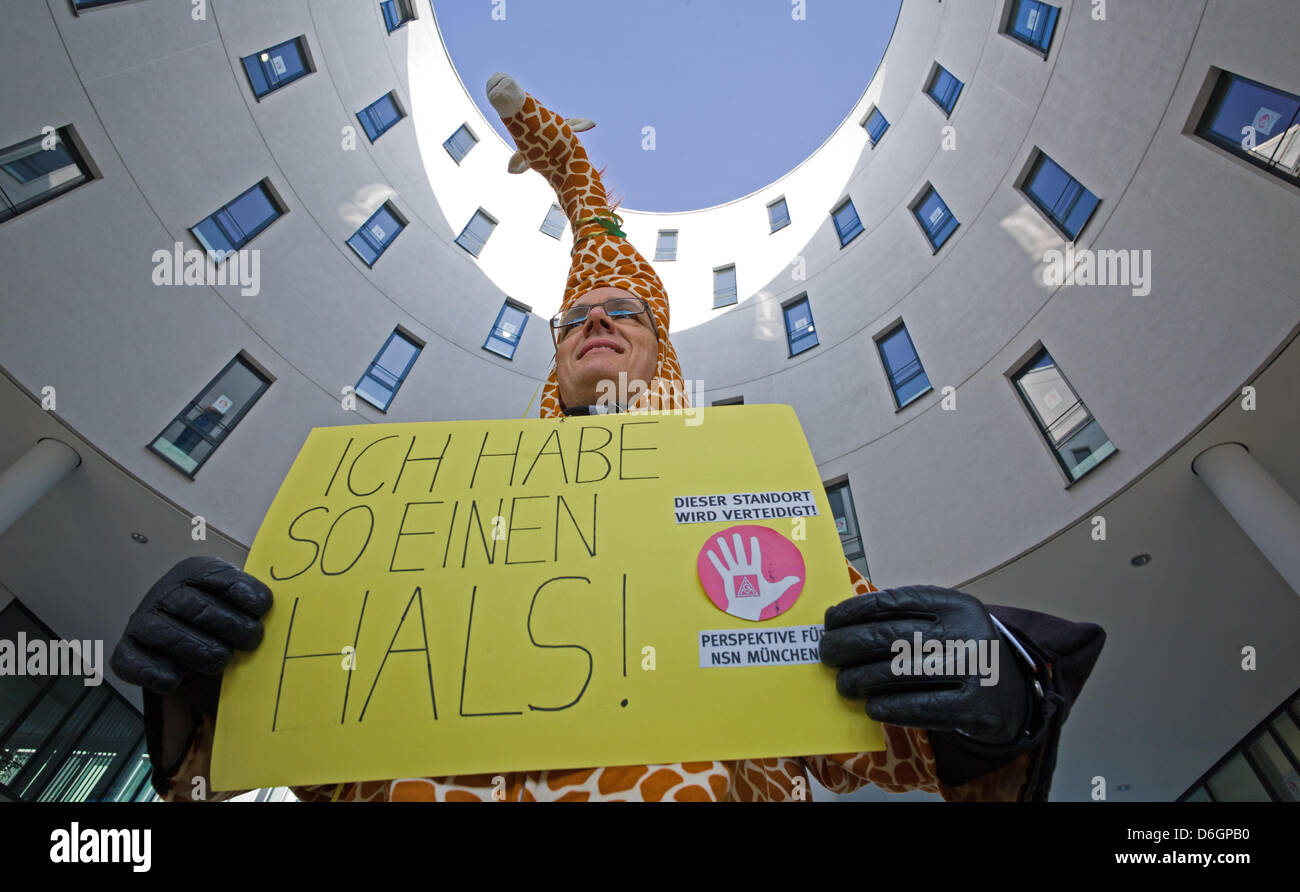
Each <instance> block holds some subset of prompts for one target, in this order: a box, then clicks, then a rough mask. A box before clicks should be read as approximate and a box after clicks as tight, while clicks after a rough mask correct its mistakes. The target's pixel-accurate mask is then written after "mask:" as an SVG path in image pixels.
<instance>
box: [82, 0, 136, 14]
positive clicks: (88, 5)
mask: <svg viewBox="0 0 1300 892" xmlns="http://www.w3.org/2000/svg"><path fill="white" fill-rule="evenodd" d="M68 2H69V3H70V4H71V5H72V14H73V15H81V14H82V13H83V12H89V11H90V10H92V9H99V8H100V7H101V6H115V5H117V4H119V3H131V2H134V0H68Z"/></svg>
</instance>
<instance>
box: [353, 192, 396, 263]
mask: <svg viewBox="0 0 1300 892" xmlns="http://www.w3.org/2000/svg"><path fill="white" fill-rule="evenodd" d="M385 211H386V212H387V213H388V215H389V216H390V217H392V218H393V219H394V220H396V221H397V231H395V232H394V233H393V234H392V236H391V237H389V238H388V240H387V241H385V242H384V243H383V245H381V246H379V247H378V248H376V247H375V245H374V235H373V233H371V232H370V224H371V223H374V222H375V218H376V217H378V216H379V215H380V214H382V213H384V212H385ZM409 225H410V221H409V220H407V219H406V217H405V216H404V215H403V214H402V213H401V211H399V210H398V209H397V206H396V205H394V204H393V202H392V200H391V199H390V200H388V201H385V202H384V203H383V204H381V205H380V206H379V207H378V208H377V209H376V210H375V212H374V213H373V214H371V215H370V216H369V217H368V218H367V219H366V222H365V223H362V224H361V228H359V229H358V230H357V231H356V232H354V233H352V235H350V236H349V237H348V241H347V245H348V247H349V248H351V249H352V253H354V254H356V255H357V259H358V260H360V261H361V262H362V263H364V264H365V265H366V267H367V268H368V269H374V268H375V264H376V263H378V262H379V260H380V258H381V257H383V256H384V254H385V253H387V251H388V249H389V248H391V247H392V246H393V242H395V241H397V237H398V236H399V235H401V234H402V231H403V230H404V229H406V227H407V226H409ZM355 238H360V239H361V240H362V241H364V242H365V243H366V244H367V245H368V246H369V247H371V248H372V249H373V250H375V251H376V252H377V253H376V254H375V259H374V260H366V258H365V257H363V256H362V254H361V252H360V251H358V250H357V247H356V245H354V244H352V240H353V239H355Z"/></svg>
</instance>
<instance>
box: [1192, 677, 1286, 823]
mask: <svg viewBox="0 0 1300 892" xmlns="http://www.w3.org/2000/svg"><path fill="white" fill-rule="evenodd" d="M1284 715H1285V716H1288V717H1289V718H1290V719H1291V721H1293V722H1295V723H1296V724H1297V725H1300V689H1297V690H1295V691H1293V692H1292V693H1291V694H1290V696H1288V697H1287V698H1286V699H1285V700H1283V701H1282V703H1281V705H1280V706H1278V707H1277V708H1276V709H1274V710H1272V711H1271V712H1270V713H1269V714H1268V715H1267V716H1265V717H1264V720H1263V721H1261V722H1260V723H1259V724H1257V725H1255V727H1253V728H1251V729H1250V730H1249V731H1248V732H1246V734H1245V735H1244V736H1242V738H1241V739H1240V740H1238V741H1237V743H1236V744H1235V745H1234V746H1233V747H1232V748H1231V749H1229V750H1228V752H1226V753H1225V754H1224V755H1223V757H1222V758H1220V759H1219V760H1218V761H1217V762H1215V763H1214V764H1213V765H1211V766H1210V769H1209V770H1208V771H1206V772H1205V773H1204V774H1202V775H1201V776H1200V777H1198V778H1197V779H1196V781H1195V782H1194V783H1193V784H1192V785H1191V786H1189V787H1188V788H1187V789H1186V790H1185V791H1184V792H1183V794H1182V795H1181V796H1179V797H1178V798H1177V799H1175V800H1174V801H1175V802H1185V801H1187V800H1188V799H1189V798H1190V797H1192V796H1193V795H1194V794H1195V793H1196V791H1197V789H1198V788H1201V789H1203V790H1204V791H1205V793H1206V795H1207V796H1209V797H1210V799H1211V800H1212V801H1215V802H1217V801H1219V800H1217V799H1216V798H1215V797H1214V794H1213V793H1212V792H1211V791H1210V788H1209V780H1210V779H1211V778H1212V777H1214V775H1216V774H1217V773H1218V772H1219V770H1220V769H1222V768H1224V767H1225V766H1226V765H1227V764H1228V763H1229V762H1230V761H1232V759H1233V757H1235V756H1236V755H1237V754H1238V753H1242V754H1243V755H1244V754H1245V753H1246V750H1247V749H1248V748H1249V747H1250V745H1251V744H1253V743H1254V742H1255V740H1256V739H1257V738H1258V737H1259V736H1260V735H1261V734H1268V735H1270V736H1271V737H1272V738H1273V740H1274V742H1275V743H1277V745H1278V746H1279V747H1280V748H1281V749H1282V753H1283V755H1285V756H1286V757H1287V759H1288V760H1289V761H1290V762H1291V763H1292V766H1293V767H1294V768H1295V769H1296V771H1298V772H1300V753H1295V752H1292V750H1291V747H1290V746H1288V745H1287V743H1286V741H1285V740H1283V739H1282V738H1280V737H1279V736H1278V735H1277V733H1276V732H1275V731H1274V730H1273V722H1274V721H1275V720H1277V719H1278V718H1279V717H1281V716H1284ZM1247 764H1249V765H1250V768H1251V771H1253V772H1254V773H1255V776H1256V777H1257V778H1258V779H1259V782H1260V785H1261V786H1263V788H1264V790H1265V792H1267V793H1268V794H1269V795H1270V796H1273V795H1274V794H1273V791H1272V789H1271V788H1270V787H1269V784H1268V783H1267V782H1266V781H1265V779H1264V778H1263V777H1261V776H1260V772H1259V771H1258V770H1257V769H1256V766H1255V764H1254V762H1253V761H1252V759H1251V757H1249V756H1247Z"/></svg>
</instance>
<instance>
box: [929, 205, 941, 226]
mask: <svg viewBox="0 0 1300 892" xmlns="http://www.w3.org/2000/svg"><path fill="white" fill-rule="evenodd" d="M941 219H943V208H935V209H934V210H933V211H932V212H931V214H930V225H931V226H933V225H935V224H936V223H938V222H939V221H940V220H941Z"/></svg>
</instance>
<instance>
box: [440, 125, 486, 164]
mask: <svg viewBox="0 0 1300 892" xmlns="http://www.w3.org/2000/svg"><path fill="white" fill-rule="evenodd" d="M477 142H478V137H477V136H475V135H474V131H473V130H470V129H469V125H468V124H461V125H460V126H459V127H457V128H456V132H455V133H453V134H452V135H451V136H449V137H448V138H447V141H446V142H445V143H443V144H442V147H443V148H444V149H446V150H447V154H449V155H451V157H452V159H453V160H454V161H455V162H456V163H457V164H459V163H460V162H461V161H462V160H463V159H464V158H465V156H466V155H468V154H469V150H470V149H472V148H474V144H475V143H477Z"/></svg>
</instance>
